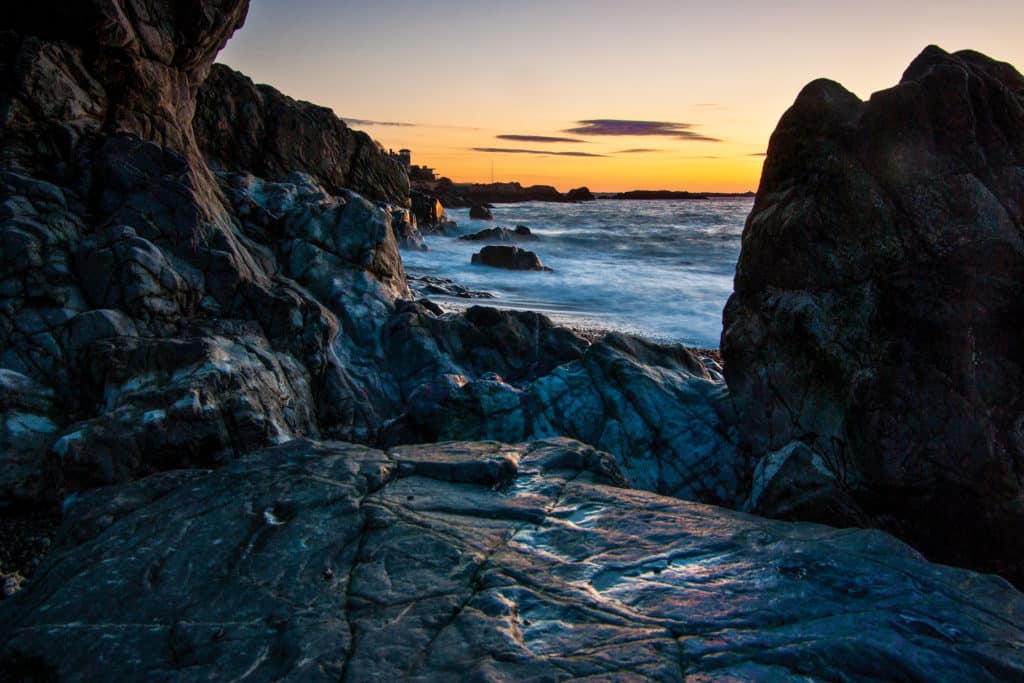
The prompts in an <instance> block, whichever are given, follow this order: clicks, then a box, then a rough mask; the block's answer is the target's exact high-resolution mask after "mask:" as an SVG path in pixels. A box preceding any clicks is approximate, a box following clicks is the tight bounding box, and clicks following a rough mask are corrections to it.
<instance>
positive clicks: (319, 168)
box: [194, 64, 409, 204]
mask: <svg viewBox="0 0 1024 683" xmlns="http://www.w3.org/2000/svg"><path fill="white" fill-rule="evenodd" d="M194 125H195V133H196V140H197V141H198V142H199V147H200V149H201V150H202V151H203V154H205V155H206V158H207V159H208V160H209V161H210V164H211V166H213V167H214V168H218V169H221V170H226V171H235V172H238V171H244V172H249V173H253V174H255V175H257V176H260V177H262V178H266V179H268V180H278V181H280V180H285V178H286V177H287V176H288V174H289V173H291V172H293V171H300V172H303V173H307V174H309V175H311V176H313V178H315V179H316V180H317V182H319V183H320V184H322V185H323V186H324V187H325V188H326V189H327V190H328V191H329V192H330V193H332V194H339V193H340V192H341V190H342V188H350V189H352V190H355V191H356V192H358V193H360V194H362V195H365V196H366V197H368V198H370V199H376V200H386V201H390V202H395V203H399V204H404V202H405V201H406V199H408V197H409V178H408V176H407V175H406V173H405V170H404V169H403V168H402V166H401V164H399V163H398V161H396V160H395V159H392V158H391V157H389V156H388V155H387V154H386V153H385V152H384V150H383V149H381V147H380V146H379V145H378V144H377V143H376V142H374V141H373V140H372V139H371V138H370V136H368V135H367V134H366V133H363V132H360V131H354V130H351V129H350V128H349V127H348V126H347V125H345V122H344V121H342V120H341V119H339V118H338V117H337V116H335V115H334V112H333V111H331V110H330V109H328V108H326V107H319V106H316V105H314V104H310V103H308V102H301V101H296V100H293V99H292V98H290V97H287V96H285V95H282V94H281V93H280V92H278V91H277V90H275V89H274V88H271V87H270V86H268V85H255V84H253V82H252V81H251V80H249V79H248V78H247V77H246V76H244V75H243V74H240V73H238V72H237V71H233V70H232V69H230V68H228V67H226V66H224V65H222V64H216V65H214V66H213V69H212V70H211V71H210V77H209V78H208V79H207V80H206V82H205V83H204V84H203V87H202V88H201V89H200V90H199V99H198V103H197V107H196V116H195V121H194Z"/></svg>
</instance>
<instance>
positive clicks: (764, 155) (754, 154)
mask: <svg viewBox="0 0 1024 683" xmlns="http://www.w3.org/2000/svg"><path fill="white" fill-rule="evenodd" d="M747 156H748V157H766V156H768V153H767V152H754V153H753V154H748V155H747Z"/></svg>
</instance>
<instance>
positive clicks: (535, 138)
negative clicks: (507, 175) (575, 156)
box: [494, 135, 586, 143]
mask: <svg viewBox="0 0 1024 683" xmlns="http://www.w3.org/2000/svg"><path fill="white" fill-rule="evenodd" d="M494 137H496V138H498V139H499V140H512V141H513V142H574V143H575V142H586V140H577V139H576V138H556V137H551V136H548V135H495V136H494Z"/></svg>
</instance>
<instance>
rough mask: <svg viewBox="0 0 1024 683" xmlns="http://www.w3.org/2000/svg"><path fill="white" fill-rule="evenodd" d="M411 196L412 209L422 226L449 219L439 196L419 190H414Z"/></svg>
mask: <svg viewBox="0 0 1024 683" xmlns="http://www.w3.org/2000/svg"><path fill="white" fill-rule="evenodd" d="M410 197H411V199H412V211H413V214H414V215H415V216H416V221H417V223H418V224H419V226H420V228H425V227H427V226H431V225H437V224H438V223H444V222H445V221H446V220H447V218H446V217H445V214H444V207H443V206H442V205H441V202H440V201H439V200H438V199H437V197H434V196H433V195H430V194H427V193H426V192H420V191H418V190H413V191H412V193H411V195H410Z"/></svg>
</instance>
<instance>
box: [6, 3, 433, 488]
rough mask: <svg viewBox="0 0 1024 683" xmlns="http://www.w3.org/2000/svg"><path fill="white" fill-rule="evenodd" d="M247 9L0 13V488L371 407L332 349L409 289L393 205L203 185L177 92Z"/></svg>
mask: <svg viewBox="0 0 1024 683" xmlns="http://www.w3.org/2000/svg"><path fill="white" fill-rule="evenodd" d="M246 9H247V3H245V2H232V3H227V2H209V3H199V2H195V3H193V2H186V3H178V2H175V3H171V2H158V1H151V2H141V1H139V2H134V1H122V2H113V1H110V2H90V3H79V4H77V5H75V7H74V8H68V7H64V6H59V7H58V6H57V4H56V3H51V2H41V3H35V4H33V5H32V6H31V7H27V6H26V7H23V8H17V9H16V10H14V11H12V12H8V13H4V14H3V17H2V20H0V21H3V22H4V24H3V25H4V26H13V27H14V28H16V29H18V31H17V32H15V31H3V32H0V73H2V76H3V78H2V80H0V99H2V100H3V101H4V105H5V106H4V107H3V109H2V115H3V117H4V118H3V124H4V125H3V135H2V137H0V371H2V373H3V381H2V394H0V398H2V400H0V447H2V448H0V508H3V507H6V506H8V505H11V504H14V503H21V502H25V501H28V502H38V501H39V500H40V499H48V500H52V499H53V498H54V497H56V496H59V495H60V494H61V492H62V490H64V491H66V490H76V489H80V488H82V487H87V486H94V485H97V484H103V483H112V482H116V481H123V480H126V479H133V478H137V477H138V476H142V475H145V474H148V473H150V472H152V471H154V470H159V469H166V468H173V467H180V466H183V465H190V466H211V465H215V464H219V463H222V462H224V461H225V460H227V459H230V458H234V457H237V456H238V455H240V454H241V453H244V452H247V451H250V450H253V449H254V448H258V447H262V446H265V445H268V444H270V443H274V442H277V441H280V440H283V439H289V438H293V437H295V436H310V437H319V436H321V435H325V434H328V435H333V436H338V437H344V438H349V439H363V440H369V439H371V438H372V435H373V434H375V433H376V430H377V429H378V428H379V425H380V422H381V421H382V420H383V419H384V417H382V416H381V415H380V414H379V411H381V410H385V409H390V408H389V407H390V405H391V404H390V403H389V402H387V401H383V400H382V401H381V406H382V408H378V406H377V399H379V398H380V397H381V396H387V392H386V389H385V388H381V387H377V386H375V385H373V384H372V373H370V372H364V373H361V374H362V378H360V377H357V376H356V375H359V374H360V373H356V372H354V371H353V370H352V368H351V365H352V364H354V363H353V359H352V357H351V354H348V353H347V352H346V350H347V349H350V348H353V347H359V346H360V345H361V346H364V347H365V346H371V345H368V344H367V343H366V339H367V335H368V334H369V332H367V330H368V329H369V328H371V327H372V328H373V329H374V330H375V329H376V328H377V327H379V325H380V324H382V321H383V320H385V319H386V318H387V317H388V315H389V314H390V312H391V309H392V306H393V304H394V301H395V300H396V298H398V297H405V298H408V297H409V296H410V294H409V290H408V288H407V286H406V284H405V274H404V271H403V269H402V265H401V259H400V257H399V254H398V246H397V243H396V233H398V234H402V232H403V231H402V230H401V229H396V222H401V221H403V220H404V221H405V222H407V223H411V220H409V219H408V216H407V215H406V216H404V218H403V215H399V214H401V213H402V212H401V211H398V210H395V209H393V208H382V207H379V206H377V205H375V204H373V203H371V202H369V201H367V200H366V199H363V198H362V197H360V196H359V195H357V194H355V193H353V192H346V193H344V196H341V197H339V196H333V195H331V194H329V193H328V192H327V191H325V190H324V188H323V187H321V186H320V185H318V184H317V183H316V182H315V181H313V180H312V179H310V178H309V177H308V176H302V175H298V176H296V177H294V178H293V177H291V176H289V177H288V178H287V180H290V181H292V182H285V183H276V184H275V183H267V182H263V181H259V180H257V179H255V178H252V177H251V176H225V177H223V178H220V181H221V182H222V183H223V185H224V189H223V191H222V189H221V187H220V186H219V185H218V181H217V179H215V178H214V177H213V176H212V174H211V173H210V172H209V170H208V169H207V167H206V165H205V162H204V161H203V159H202V156H201V155H200V153H199V151H198V149H197V148H196V145H195V141H194V138H193V133H192V114H193V111H194V107H195V95H196V90H197V89H198V87H199V85H200V83H201V81H202V79H203V78H205V76H206V74H207V72H208V70H209V67H210V64H211V63H212V61H213V59H214V56H215V55H216V52H217V51H218V50H219V49H220V48H221V47H222V46H223V44H224V42H225V41H226V40H227V38H228V37H229V36H230V35H231V32H233V31H234V30H235V29H236V28H237V27H238V26H240V25H241V23H242V20H243V18H244V16H245V11H246ZM225 194H226V195H227V196H226V197H225ZM410 236H411V237H415V235H414V234H411V233H410ZM311 292H314V293H315V295H314V294H313V293H311ZM315 297H319V300H318V299H317V298H315ZM321 301H322V302H323V303H321ZM339 317H340V318H341V320H340V321H339ZM339 332H341V333H342V334H341V335H339ZM339 336H340V337H341V339H342V340H343V341H339ZM366 377H370V378H371V379H370V380H366V379H365V378H366ZM368 382H369V383H370V386H367V383H368ZM46 442H49V444H48V445H44V444H46Z"/></svg>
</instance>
